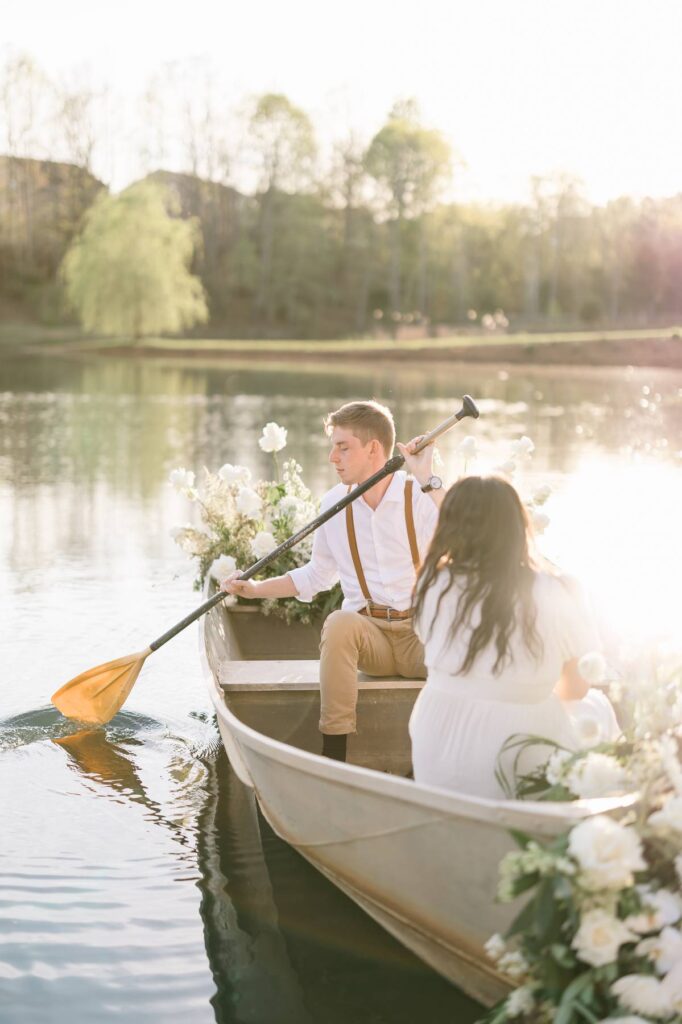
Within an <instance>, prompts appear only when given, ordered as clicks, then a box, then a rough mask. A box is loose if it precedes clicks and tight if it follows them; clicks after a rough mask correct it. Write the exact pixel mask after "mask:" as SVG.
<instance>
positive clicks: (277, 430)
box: [258, 422, 287, 452]
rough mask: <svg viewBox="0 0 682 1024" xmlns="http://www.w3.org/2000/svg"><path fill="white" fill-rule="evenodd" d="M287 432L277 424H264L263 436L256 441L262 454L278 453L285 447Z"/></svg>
mask: <svg viewBox="0 0 682 1024" xmlns="http://www.w3.org/2000/svg"><path fill="white" fill-rule="evenodd" d="M286 443H287V432H286V430H285V429H284V427H280V426H278V424H277V423H272V422H271V423H266V424H265V426H264V427H263V434H262V436H261V437H260V438H259V439H258V446H259V448H260V449H261V451H264V452H279V451H281V450H282V448H285V447H286Z"/></svg>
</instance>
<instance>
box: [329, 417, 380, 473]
mask: <svg viewBox="0 0 682 1024" xmlns="http://www.w3.org/2000/svg"><path fill="white" fill-rule="evenodd" d="M330 440H331V445H332V449H331V451H330V453H329V461H330V462H331V464H332V466H333V467H334V469H335V470H336V472H337V473H338V476H339V480H340V481H341V482H342V483H344V484H357V483H361V482H362V481H363V480H366V479H367V477H369V476H371V475H372V473H373V472H374V471H375V470H376V469H377V462H380V463H381V465H383V462H384V452H383V449H382V447H381V444H380V443H379V441H377V440H373V441H368V442H367V444H363V442H362V441H361V440H360V438H359V437H356V436H355V434H353V433H352V431H350V430H349V429H348V428H347V427H334V429H333V430H332V433H331V437H330Z"/></svg>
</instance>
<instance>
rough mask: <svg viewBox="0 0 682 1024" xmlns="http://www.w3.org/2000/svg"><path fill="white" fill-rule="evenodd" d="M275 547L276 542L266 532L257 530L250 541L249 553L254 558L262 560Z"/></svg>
mask: <svg viewBox="0 0 682 1024" xmlns="http://www.w3.org/2000/svg"><path fill="white" fill-rule="evenodd" d="M276 547H277V541H276V540H275V538H274V537H273V536H272V534H271V533H268V532H267V531H266V530H259V531H258V533H257V534H256V536H255V537H254V538H253V540H252V541H251V553H252V554H253V556H254V558H264V557H265V555H269V554H270V552H271V551H274V550H275V548H276Z"/></svg>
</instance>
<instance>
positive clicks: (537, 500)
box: [533, 484, 552, 505]
mask: <svg viewBox="0 0 682 1024" xmlns="http://www.w3.org/2000/svg"><path fill="white" fill-rule="evenodd" d="M551 493H552V488H551V487H550V486H549V484H541V485H540V487H538V488H537V490H535V491H534V492H533V504H534V505H544V504H545V502H546V501H547V499H548V498H549V496H550V494H551Z"/></svg>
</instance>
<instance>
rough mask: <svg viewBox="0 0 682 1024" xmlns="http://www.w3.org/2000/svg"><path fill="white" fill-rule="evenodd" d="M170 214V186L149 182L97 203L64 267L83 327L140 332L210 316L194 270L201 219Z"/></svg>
mask: <svg viewBox="0 0 682 1024" xmlns="http://www.w3.org/2000/svg"><path fill="white" fill-rule="evenodd" d="M173 212H174V211H173V204H172V201H171V199H170V196H169V194H168V193H167V191H166V190H165V189H164V188H163V187H162V186H161V185H159V184H156V183H154V182H151V181H146V182H141V183H139V184H137V185H134V186H132V187H131V188H128V189H126V190H125V191H124V192H121V193H120V194H119V195H116V196H101V197H100V198H99V199H97V201H96V202H95V203H94V205H93V206H92V208H91V209H90V211H89V212H88V214H87V217H86V220H85V225H84V228H83V231H82V232H81V234H80V235H79V237H78V238H77V239H76V240H75V241H74V243H73V244H72V246H71V248H70V249H69V251H68V253H67V254H66V257H65V258H64V263H63V267H62V274H63V279H64V282H65V286H66V291H67V295H68V299H69V301H70V303H71V304H72V306H73V307H74V309H75V310H76V311H77V313H78V316H79V318H80V320H81V323H82V324H83V327H84V328H85V330H86V331H92V332H97V333H99V334H107V335H114V336H127V337H130V336H132V337H134V338H140V337H143V336H144V335H151V334H159V333H165V332H168V333H177V332H179V331H182V330H186V329H187V328H189V327H191V326H193V325H194V324H196V323H203V322H204V321H206V320H207V319H208V309H207V305H206V298H205V295H204V290H203V287H202V284H201V282H200V280H199V278H198V277H196V276H195V275H193V274H192V273H191V272H190V269H189V267H190V265H191V262H192V259H193V257H194V253H195V250H196V247H197V241H198V233H197V225H196V223H195V222H194V221H192V220H181V219H180V218H178V217H174V216H173V215H172V214H173Z"/></svg>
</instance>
